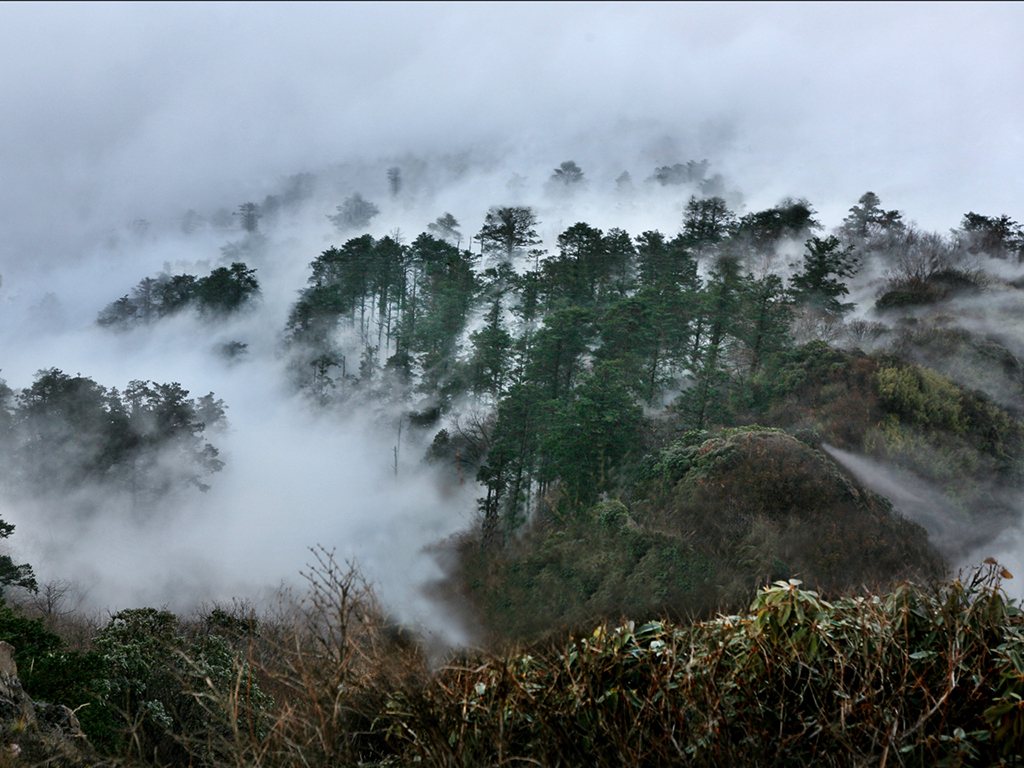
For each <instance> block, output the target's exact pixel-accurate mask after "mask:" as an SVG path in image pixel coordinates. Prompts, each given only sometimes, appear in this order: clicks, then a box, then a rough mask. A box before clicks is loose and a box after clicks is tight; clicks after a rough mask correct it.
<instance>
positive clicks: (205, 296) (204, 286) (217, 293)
mask: <svg viewBox="0 0 1024 768" xmlns="http://www.w3.org/2000/svg"><path fill="white" fill-rule="evenodd" d="M255 274H256V270H255V269H249V268H248V267H247V266H246V265H245V264H242V263H241V262H235V263H234V264H232V265H231V266H230V267H218V268H217V269H215V270H213V272H211V273H210V274H209V275H207V276H206V277H204V278H201V279H200V280H197V281H196V285H195V294H194V295H195V301H196V303H197V304H198V306H199V309H200V310H202V311H205V312H210V313H213V314H227V313H228V312H233V311H234V310H236V309H238V308H239V307H241V306H242V305H243V304H244V303H245V302H246V301H248V300H250V299H251V298H252V297H253V296H255V295H256V294H258V293H259V290H260V286H259V282H258V281H257V280H256V277H255Z"/></svg>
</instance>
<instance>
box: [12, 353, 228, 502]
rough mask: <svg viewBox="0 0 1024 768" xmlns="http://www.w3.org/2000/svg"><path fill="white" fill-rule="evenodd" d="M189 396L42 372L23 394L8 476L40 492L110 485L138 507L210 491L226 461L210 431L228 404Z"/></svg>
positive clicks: (161, 387)
mask: <svg viewBox="0 0 1024 768" xmlns="http://www.w3.org/2000/svg"><path fill="white" fill-rule="evenodd" d="M188 395H189V393H188V391H187V390H185V389H183V388H182V387H181V385H180V384H178V383H171V384H158V383H156V382H144V381H133V382H130V383H129V385H128V386H127V387H126V388H125V390H124V392H123V393H122V392H118V391H117V390H116V389H109V390H108V389H106V388H104V387H102V386H100V385H99V384H97V383H96V382H95V381H93V380H92V379H90V378H88V377H84V376H80V375H79V376H71V375H69V374H66V373H64V372H63V371H60V370H58V369H56V368H51V369H49V370H46V371H40V372H39V373H38V374H37V376H36V380H35V381H34V382H33V384H32V386H30V387H28V388H27V389H25V390H23V391H22V392H20V393H19V394H18V396H17V407H16V409H15V411H14V413H13V425H12V430H11V435H10V438H11V443H10V446H11V447H10V450H11V461H10V463H9V464H8V465H7V466H6V467H4V472H5V473H6V474H7V479H8V480H9V481H10V482H11V483H12V485H13V486H14V487H15V488H16V489H17V490H18V491H19V492H21V493H24V494H33V495H34V494H48V493H54V492H62V491H67V490H72V489H77V488H82V487H83V486H88V485H90V484H98V485H104V486H106V487H108V488H113V489H119V490H122V491H126V492H128V493H130V494H131V498H132V500H133V506H134V505H136V504H141V503H143V502H145V501H148V500H152V499H155V498H157V497H159V496H162V495H163V494H165V493H167V492H168V491H170V490H171V489H172V488H174V487H180V486H183V485H193V486H196V487H199V488H200V489H202V490H205V489H206V488H207V487H208V486H206V484H205V482H204V480H205V478H206V477H207V476H208V475H210V474H213V473H215V472H217V471H219V470H220V468H221V467H222V462H221V461H220V460H219V459H218V458H217V449H216V448H214V447H213V446H212V445H211V444H210V443H208V442H205V440H204V438H203V433H204V431H205V430H206V429H207V427H213V426H215V425H217V424H218V423H220V422H221V421H223V419H224V404H223V403H222V402H221V401H219V400H216V399H215V398H214V397H213V395H212V394H209V395H206V396H204V397H202V398H198V399H191V398H189V397H188ZM172 457H173V458H174V461H168V459H171V458H172Z"/></svg>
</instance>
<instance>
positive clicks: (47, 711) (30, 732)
mask: <svg viewBox="0 0 1024 768" xmlns="http://www.w3.org/2000/svg"><path fill="white" fill-rule="evenodd" d="M0 749H3V750H4V751H5V752H6V757H7V758H14V764H19V763H24V764H25V765H47V766H56V767H58V768H85V766H97V765H99V764H100V763H99V762H98V760H97V759H96V757H95V754H94V753H93V750H92V747H91V746H90V745H89V742H88V741H87V740H86V738H85V734H84V733H83V732H82V728H81V726H80V725H79V723H78V718H77V717H75V713H74V712H72V711H71V710H70V709H68V708H67V707H65V706H63V705H61V704H48V703H45V702H34V701H32V699H31V698H30V697H29V696H28V694H27V693H25V690H24V689H23V688H22V686H21V680H20V679H19V677H18V666H17V664H15V662H14V647H13V646H11V644H10V643H5V642H3V641H0ZM0 763H2V764H4V765H7V763H6V762H2V759H0Z"/></svg>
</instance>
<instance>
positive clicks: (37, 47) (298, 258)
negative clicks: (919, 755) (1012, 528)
mask: <svg viewBox="0 0 1024 768" xmlns="http://www.w3.org/2000/svg"><path fill="white" fill-rule="evenodd" d="M1022 23H1024V8H1022V7H1020V6H1017V5H1012V4H996V3H971V4H943V5H940V6H919V5H917V4H885V5H881V6H870V7H868V6H865V5H862V4H839V3H837V4H827V5H825V4H796V3H792V4H790V3H780V4H772V5H770V6H768V7H765V6H764V5H763V4H746V3H736V4H726V5H705V4H686V5H675V4H662V3H629V4H616V3H610V4H609V3H601V4H593V3H550V4H543V5H540V4H521V3H519V4H512V3H507V4H505V3H494V4H461V3H460V4H435V3H425V4H424V3H392V4H384V5H368V4H358V3H351V4H346V3H342V4H330V5H324V4H302V3H290V4H288V5H287V7H286V6H285V5H283V4H280V5H278V4H272V3H267V4H255V5H236V4H207V5H183V4H146V5H132V4H5V5H3V6H2V7H0V66H2V68H3V71H4V72H5V73H8V77H5V78H4V79H3V80H2V81H0V101H2V103H3V104H4V105H5V115H6V116H5V119H4V120H3V121H2V122H0V277H2V282H0V376H2V377H3V378H4V379H6V381H7V382H8V384H9V385H10V386H11V387H13V388H15V389H18V388H21V387H25V386H28V385H29V384H30V382H31V379H32V376H33V375H34V373H35V372H36V371H37V370H39V369H44V368H50V367H58V368H61V369H62V370H65V371H67V372H73V373H77V372H80V373H82V374H83V375H85V376H89V377H91V378H93V379H95V380H96V381H97V382H99V383H101V384H103V385H104V386H108V387H109V386H116V387H123V386H124V385H125V384H127V383H128V382H129V381H131V380H133V379H144V380H155V381H160V382H165V381H167V382H169V381H177V382H180V383H181V384H182V385H183V386H184V387H185V388H187V389H189V390H190V392H191V393H192V395H194V396H199V395H203V394H205V393H206V392H209V391H212V392H214V393H215V394H216V396H217V397H219V398H222V399H223V400H224V401H225V403H226V405H227V408H228V412H227V417H228V427H227V431H226V432H225V433H223V434H221V435H217V436H215V440H214V441H215V443H216V444H217V446H218V447H219V448H220V449H221V452H222V457H223V459H224V461H225V464H226V466H225V469H224V471H223V472H222V473H220V474H219V475H218V476H216V477H215V478H214V479H213V481H212V488H211V490H210V491H208V492H207V493H205V494H199V493H194V494H191V495H188V496H179V497H176V498H175V500H174V503H173V504H172V505H169V506H168V508H166V509H161V510H157V512H156V513H155V514H154V516H153V517H152V518H151V519H149V520H147V521H146V522H144V523H132V524H124V525H123V524H122V522H121V521H120V519H119V518H118V517H117V515H116V514H114V512H113V511H112V512H111V514H110V515H109V516H102V515H101V516H99V517H97V518H95V519H94V520H92V521H91V522H90V523H89V524H88V526H86V527H85V528H78V527H73V526H65V527H62V526H54V525H50V524H43V523H41V522H40V521H41V520H43V519H44V516H41V515H40V514H39V510H35V509H32V508H31V507H30V506H28V507H26V506H18V507H14V508H5V509H4V510H3V513H2V515H0V516H2V517H3V518H4V519H7V520H9V521H10V522H13V523H15V524H16V525H17V533H16V534H15V537H14V538H13V539H12V541H11V544H12V545H13V547H14V548H15V551H16V552H17V553H18V555H19V556H20V557H22V558H23V559H26V560H28V561H29V562H31V563H33V564H34V566H35V567H36V569H37V572H38V573H39V575H40V577H41V578H43V579H46V578H69V579H72V580H75V581H78V582H81V583H82V585H83V589H84V590H85V591H86V592H87V594H88V598H89V600H90V601H91V603H92V604H93V605H96V606H101V607H115V606H125V605H129V604H143V603H155V604H166V605H171V606H176V607H177V606H187V605H189V604H192V603H194V602H196V601H197V600H215V599H227V598H230V597H233V596H245V595H246V594H255V593H256V592H258V591H259V590H261V589H264V588H267V587H272V586H273V585H275V584H276V583H279V582H280V581H282V580H285V581H286V580H289V579H294V577H295V575H296V573H297V572H298V571H299V570H300V569H301V568H303V567H304V565H305V563H306V561H307V560H308V552H307V548H308V547H310V546H313V545H316V544H322V545H324V546H326V547H328V548H336V549H337V551H338V553H339V556H343V557H352V558H355V559H356V560H358V562H359V563H360V564H361V566H362V567H363V568H364V569H365V570H366V572H367V575H368V576H369V577H370V578H371V579H372V580H374V581H375V582H376V583H377V584H378V586H379V588H380V590H381V593H382V597H383V598H384V600H385V602H386V603H387V604H388V605H389V607H390V608H391V609H392V610H394V611H395V612H396V613H397V614H398V615H399V616H400V618H402V619H403V620H407V621H411V622H420V623H423V624H425V625H427V626H428V627H431V628H433V629H435V630H436V631H439V632H442V633H447V636H448V637H449V638H452V637H458V636H461V634H460V633H461V632H462V630H461V629H458V628H455V627H454V626H453V624H452V622H451V620H450V619H449V618H448V617H444V616H439V615H438V611H439V610H440V609H438V608H437V607H436V606H429V605H427V604H426V603H425V602H424V601H423V599H422V597H421V588H422V586H423V585H424V584H426V583H428V582H430V581H431V580H432V579H436V578H438V577H439V575H440V572H439V569H438V566H437V565H436V563H435V562H434V561H433V559H432V558H431V557H430V555H429V554H427V552H426V549H425V548H428V547H429V546H430V545H432V544H435V543H436V542H438V541H440V540H443V539H444V538H445V537H448V536H451V535H454V534H456V533H458V532H459V531H461V530H464V529H465V528H466V527H467V526H468V525H470V524H471V523H472V521H473V520H474V519H475V517H474V516H475V514H476V512H475V504H474V499H475V497H476V495H477V489H476V488H475V487H474V486H473V483H472V482H467V483H466V484H464V485H461V486H453V485H452V484H451V483H450V482H447V481H446V480H444V479H443V478H441V477H439V476H437V475H436V473H435V472H434V471H432V470H430V469H429V468H427V467H425V466H423V465H422V463H421V461H420V460H421V457H422V455H423V451H424V449H425V447H426V445H427V444H428V442H429V438H430V435H427V434H418V433H415V432H410V431H407V432H406V433H404V434H403V437H402V438H401V440H399V438H398V436H397V430H396V426H397V424H396V415H397V411H396V410H395V409H394V408H393V406H392V405H391V404H388V403H372V402H358V403H356V402H352V403H348V404H347V405H346V406H345V407H343V408H341V409H339V410H338V412H331V413H327V414H323V413H317V412H314V411H313V410H311V409H310V407H309V403H308V402H306V401H305V400H303V399H302V398H301V397H299V396H297V395H295V394H294V393H293V391H292V390H291V389H290V387H289V382H288V376H287V372H286V361H285V360H284V359H283V358H282V356H281V352H280V341H281V334H282V332H283V328H284V325H285V321H286V319H287V313H288V309H289V307H290V305H291V303H292V302H293V301H294V299H295V296H296V293H297V291H298V290H299V289H301V288H302V287H303V286H304V285H305V281H306V279H307V277H308V265H309V262H310V261H311V260H312V259H314V258H315V257H316V256H317V255H318V254H319V253H320V252H321V251H322V250H324V249H325V248H327V247H329V246H331V245H332V244H340V243H339V241H340V240H342V239H343V238H342V237H340V236H339V234H338V233H337V232H336V231H334V230H333V228H332V227H331V225H330V223H329V222H328V221H327V218H326V217H327V216H328V215H330V214H331V213H333V212H334V210H335V207H336V206H337V205H339V204H340V203H341V202H342V200H343V199H344V198H345V197H346V196H347V195H349V194H351V193H352V192H355V191H359V192H361V193H362V194H364V195H365V196H366V197H367V198H368V199H371V200H373V201H374V202H376V203H377V204H378V205H379V206H380V208H381V214H380V216H378V217H377V218H376V219H374V221H373V223H372V225H371V227H370V231H371V233H372V234H374V235H375V236H380V235H383V234H388V233H402V234H403V235H404V236H405V237H409V238H411V237H415V235H416V234H418V233H419V232H421V231H423V230H424V229H425V227H426V225H427V224H428V223H429V222H431V221H433V220H434V219H435V218H436V217H437V216H439V215H440V214H442V213H444V212H445V211H450V212H452V213H453V214H454V215H455V216H456V217H457V218H458V219H459V221H460V222H461V224H462V232H463V237H464V239H465V240H466V241H468V239H469V238H470V237H471V236H472V235H473V234H474V233H475V232H476V231H477V230H478V229H479V227H480V224H481V223H482V220H483V216H484V214H485V212H486V210H487V208H488V207H489V206H491V205H497V204H509V203H517V202H524V203H526V204H530V205H533V206H535V207H536V208H537V210H538V214H539V217H540V220H541V227H540V235H541V237H542V238H543V239H544V241H545V244H546V245H547V246H548V247H549V248H550V247H552V246H553V243H554V240H555V238H556V237H557V235H558V233H559V232H561V231H562V230H564V229H565V228H566V227H567V226H569V225H571V224H572V223H574V222H576V221H587V222H590V223H592V224H594V225H596V226H599V227H604V228H608V227H615V226H617V227H621V228H623V229H625V230H627V231H628V232H630V233H631V234H634V235H635V234H638V233H640V232H641V231H643V230H645V229H660V230H662V231H665V232H669V233H673V232H675V231H677V230H678V227H679V223H680V217H681V212H682V209H683V205H684V204H685V201H686V199H687V197H688V196H689V194H691V193H692V189H690V188H688V187H681V188H679V189H678V190H666V189H665V188H654V187H652V186H651V185H650V184H649V183H647V182H646V180H647V179H648V177H649V176H650V174H651V173H652V171H653V170H654V169H655V168H656V167H657V166H659V165H665V164H672V163H676V162H686V161H687V160H691V159H692V160H700V159H704V158H706V159H708V160H709V161H710V163H711V172H712V173H719V174H722V177H723V183H724V185H725V189H726V192H727V195H728V196H729V199H730V202H731V203H732V204H733V205H734V207H736V208H737V209H738V210H739V211H741V212H743V211H750V210H757V209H759V208H763V207H767V206H770V205H774V204H776V203H777V202H778V201H779V200H781V199H782V198H784V197H786V196H798V197H806V198H807V199H808V200H810V201H811V203H812V204H813V205H814V207H815V209H816V210H817V211H818V216H819V218H820V219H821V220H822V222H823V223H824V224H825V225H826V226H827V227H831V226H834V225H836V224H838V223H839V221H840V220H841V219H842V217H843V216H844V215H845V213H846V210H847V209H848V208H849V207H850V205H852V204H853V203H854V202H855V201H856V200H857V198H858V197H859V196H860V195H861V194H862V193H863V192H864V191H866V190H868V189H871V190H873V191H875V192H877V193H878V194H879V195H880V196H881V198H882V200H883V201H884V202H885V203H886V204H887V206H891V207H897V208H899V209H900V210H903V211H905V212H906V214H907V217H908V218H909V219H911V220H914V221H916V222H917V223H919V224H920V225H921V226H922V227H924V228H927V229H939V230H946V229H948V228H949V227H952V226H955V225H956V223H957V222H958V221H959V219H960V217H961V216H962V215H963V214H964V213H965V212H966V211H968V210H977V211H981V212H984V213H989V214H1000V213H1009V214H1010V215H1012V216H1015V217H1017V218H1020V216H1021V213H1022V212H1021V211H1020V209H1019V206H1020V201H1021V200H1022V199H1024V178H1022V176H1021V174H1020V173H1019V169H1020V161H1021V158H1022V157H1024V135H1022V133H1021V131H1020V128H1019V126H1020V125H1021V124H1024V106H1021V105H1020V104H1019V103H1018V101H1016V100H1014V99H1013V98H1012V94H1013V93H1018V92H1020V90H1021V87H1022V86H1024V52H1022V51H1021V49H1020V46H1019V44H1018V40H1017V37H1018V36H1019V35H1018V31H1019V29H1020V28H1021V26H1022ZM567 159H573V160H575V161H576V162H578V163H579V165H580V166H581V167H582V168H583V170H584V172H585V174H586V180H587V185H586V187H585V189H583V190H582V191H580V192H579V193H577V194H576V195H575V196H574V197H572V198H571V199H560V198H556V197H553V196H551V195H550V194H547V193H546V192H545V183H546V182H547V180H548V178H549V176H550V175H551V172H552V169H553V168H554V167H556V166H557V165H558V164H559V163H560V162H562V161H564V160H567ZM391 166H397V167H399V168H401V169H402V170H403V179H404V187H403V190H402V191H401V193H400V194H398V195H396V196H394V197H389V195H388V191H387V186H386V180H385V175H384V171H385V169H386V168H388V167H391ZM623 171H628V172H629V173H630V176H631V178H632V181H633V191H632V192H630V193H622V192H617V191H616V185H615V179H616V178H617V177H618V176H619V175H620V174H621V173H622V172H623ZM304 172H305V173H312V174H315V177H316V186H315V189H314V190H313V192H312V194H311V196H310V197H309V198H308V199H307V200H305V201H304V202H303V203H302V205H301V206H298V207H296V208H294V209H292V210H289V211H287V212H286V213H285V214H283V215H282V217H281V218H280V219H279V220H278V221H276V222H274V223H273V224H272V225H271V224H269V223H268V224H267V226H266V227H265V230H264V232H265V236H266V243H265V245H264V246H263V247H262V249H261V250H260V251H259V252H258V253H253V254H252V255H251V258H249V259H248V261H249V262H250V265H251V266H253V267H255V268H256V269H257V276H258V278H259V279H260V282H261V287H262V296H261V304H260V306H259V307H258V309H257V310H256V311H252V312H249V313H244V314H242V315H241V316H238V317H236V318H233V319H231V320H230V321H227V322H225V323H221V324H218V325H216V326H209V325H204V324H202V323H201V322H200V321H199V319H198V318H197V317H196V316H195V315H192V314H184V315H180V316H176V317H174V318H171V319H169V320H166V321H162V322H161V323H159V324H156V325H153V326H145V327H140V328H136V329H133V330H131V331H129V332H125V333H111V332H109V331H105V330H103V329H100V328H98V327H96V325H95V319H96V314H97V312H98V311H99V310H101V309H102V308H103V307H104V306H105V305H106V304H108V303H109V302H111V301H113V300H114V299H116V298H117V297H118V296H120V295H123V294H125V293H127V292H128V291H129V290H130V289H131V287H132V286H133V285H135V284H136V283H137V282H138V281H139V280H140V279H141V278H143V277H146V276H151V275H154V274H157V273H159V272H161V271H169V272H174V271H185V270H203V269H209V268H210V267H211V266H215V265H218V264H220V263H222V261H223V260H224V254H223V252H222V249H223V248H224V247H225V246H230V245H231V244H232V243H235V244H238V243H239V242H240V241H241V240H242V233H240V232H239V231H237V229H236V230H227V229H217V228H214V227H207V228H205V229H203V230H201V231H199V232H197V233H193V234H191V235H188V236H186V235H185V234H183V232H182V231H181V226H180V223H181V219H182V216H183V215H184V214H185V212H186V211H187V210H189V209H192V210H196V211H199V212H200V213H201V214H203V215H206V216H209V215H210V214H212V213H213V212H214V211H217V210H219V209H226V210H228V211H233V210H235V209H236V208H237V206H238V205H239V204H240V203H242V202H244V201H247V200H256V201H258V200H262V199H263V198H264V196H266V195H268V194H276V193H279V192H280V190H281V189H282V188H283V187H284V186H285V185H286V184H287V179H288V177H290V176H292V175H294V174H297V173H304ZM141 220H145V222H147V227H145V228H139V227H136V228H135V229H133V228H132V226H131V224H132V222H138V221H141ZM211 328H212V330H211ZM1015 338H1016V339H1018V340H1019V338H1020V336H1019V335H1016V336H1015ZM229 341H240V342H242V343H245V344H247V345H248V354H247V355H246V356H245V357H244V358H243V359H241V360H239V361H238V362H236V363H234V364H228V363H227V362H225V361H224V360H223V358H222V357H221V356H219V355H218V353H217V351H216V350H217V347H218V345H220V344H223V343H225V342H229ZM1015 349H1016V347H1015ZM396 445H397V446H398V447H399V448H400V450H399V459H398V461H397V462H396V461H395V459H394V449H395V447H396ZM396 470H397V474H398V482H395V474H396ZM46 519H52V517H47V518H46ZM1009 535H1010V534H1007V536H1009ZM1008 541H1009V540H1008ZM1001 546H1003V545H1001ZM1012 546H1013V545H1012V543H1007V544H1005V546H1004V549H1007V550H1009V549H1011V548H1012ZM126 574H127V575H126Z"/></svg>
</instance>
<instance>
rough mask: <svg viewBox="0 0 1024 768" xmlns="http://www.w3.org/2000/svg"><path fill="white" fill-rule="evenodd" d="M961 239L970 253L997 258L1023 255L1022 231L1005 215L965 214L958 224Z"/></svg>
mask: <svg viewBox="0 0 1024 768" xmlns="http://www.w3.org/2000/svg"><path fill="white" fill-rule="evenodd" d="M960 232H961V233H962V234H961V239H962V240H963V243H964V245H965V246H966V247H967V250H968V251H969V252H971V253H983V254H986V255H989V256H995V257H997V258H1002V259H1005V258H1016V259H1017V260H1018V261H1019V260H1020V259H1021V256H1022V254H1024V229H1022V228H1021V226H1020V224H1018V223H1017V222H1016V221H1014V220H1013V219H1011V218H1010V217H1009V216H1007V215H1006V214H1003V215H1001V216H982V215H981V214H980V213H974V212H973V211H971V212H969V213H965V214H964V217H963V219H962V220H961V222H960Z"/></svg>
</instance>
